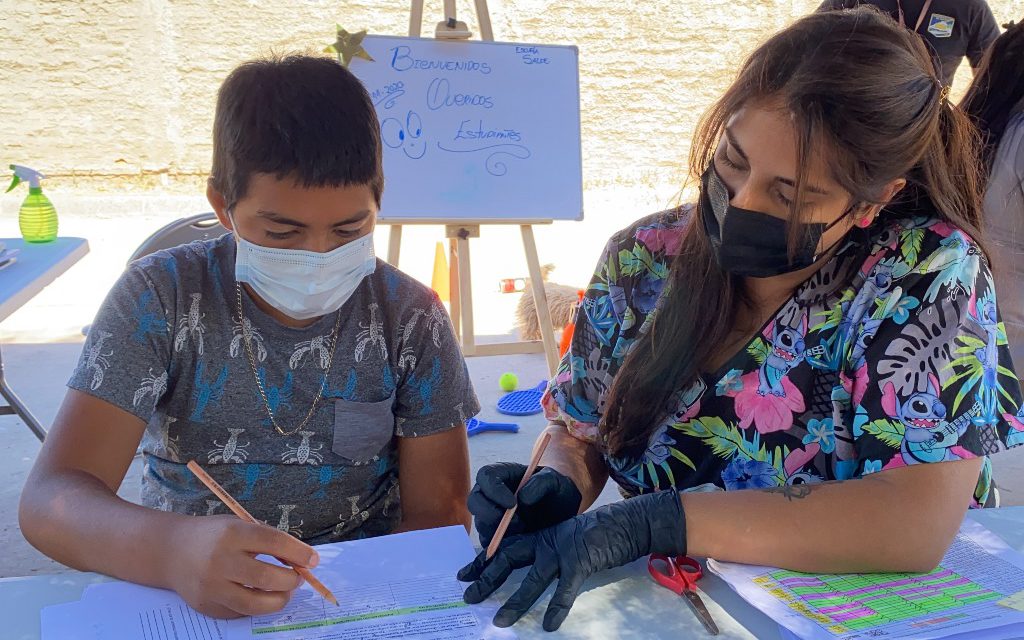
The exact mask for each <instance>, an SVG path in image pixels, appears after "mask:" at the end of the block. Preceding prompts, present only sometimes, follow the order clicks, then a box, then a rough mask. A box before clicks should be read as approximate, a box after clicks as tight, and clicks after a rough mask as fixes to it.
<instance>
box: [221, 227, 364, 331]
mask: <svg viewBox="0 0 1024 640" xmlns="http://www.w3.org/2000/svg"><path fill="white" fill-rule="evenodd" d="M232 226H235V225H234V223H232ZM234 235H235V239H236V240H237V242H238V246H237V249H236V251H235V279H236V280H237V281H238V282H244V283H246V284H248V285H249V286H250V287H252V290H253V291H254V292H255V293H256V294H257V295H259V297H261V298H263V299H264V300H265V301H266V302H267V304H269V305H271V306H273V307H274V308H275V309H277V310H278V311H280V312H281V313H283V314H285V315H286V316H288V317H290V318H294V319H296V320H308V319H310V318H317V317H319V316H323V315H327V314H329V313H332V312H334V311H337V310H338V309H340V308H341V306H342V305H343V304H345V302H346V301H347V300H348V299H349V298H350V297H351V296H352V293H353V292H354V291H355V290H356V287H358V286H359V283H361V282H362V281H363V279H364V278H366V276H368V275H370V274H371V273H373V272H374V271H375V270H376V268H377V257H376V254H375V253H374V250H373V233H372V232H371V233H369V234H367V235H365V236H363V237H362V238H359V239H358V240H353V241H352V242H349V243H348V244H344V245H342V246H340V247H338V248H337V249H335V250H333V251H328V252H327V253H318V252H316V251H303V250H300V249H274V248H271V247H263V246H260V245H258V244H253V243H252V242H249V241H248V240H246V239H245V238H243V237H241V236H240V235H238V232H237V231H235V232H234Z"/></svg>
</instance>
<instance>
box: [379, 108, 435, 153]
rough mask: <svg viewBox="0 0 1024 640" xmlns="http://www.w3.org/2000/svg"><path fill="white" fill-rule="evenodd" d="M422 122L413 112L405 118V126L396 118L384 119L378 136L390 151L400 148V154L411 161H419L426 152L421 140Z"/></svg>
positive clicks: (424, 144) (425, 146)
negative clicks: (403, 154)
mask: <svg viewBox="0 0 1024 640" xmlns="http://www.w3.org/2000/svg"><path fill="white" fill-rule="evenodd" d="M422 135H423V121H422V120H421V119H420V116H419V114H418V113H416V112H415V111H410V112H409V113H407V114H406V116H405V126H402V123H401V122H400V121H399V120H398V119H397V118H385V119H384V122H382V123H381V125H380V136H381V139H382V140H383V142H384V144H386V145H387V146H389V147H391V148H392V149H398V148H399V147H401V149H402V152H403V153H405V155H406V156H408V157H409V158H411V159H413V160H419V159H420V158H422V157H423V154H425V153H426V152H427V145H426V143H425V142H424V140H423V138H422Z"/></svg>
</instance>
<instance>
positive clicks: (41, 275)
mask: <svg viewBox="0 0 1024 640" xmlns="http://www.w3.org/2000/svg"><path fill="white" fill-rule="evenodd" d="M0 242H2V243H4V244H5V245H6V247H7V250H8V251H14V250H18V251H20V252H21V253H20V254H19V255H18V257H17V259H16V260H15V261H14V262H13V263H12V264H9V265H7V266H6V267H4V268H3V269H0V322H2V321H4V320H6V319H7V317H8V316H10V315H11V314H12V313H14V312H15V311H17V310H18V309H20V308H21V307H22V306H23V305H24V304H25V303H26V302H28V301H29V300H31V299H32V298H33V297H35V295H36V294H38V293H39V292H40V291H42V290H43V289H44V288H45V287H46V285H48V284H50V283H51V282H53V281H54V280H56V279H57V277H58V276H60V275H61V274H62V273H64V272H65V271H67V270H68V269H70V268H71V266H72V265H74V264H75V263H76V262H78V261H79V260H81V259H82V257H83V256H85V254H87V253H89V243H88V242H86V240H85V239H84V238H57V239H56V240H54V241H53V242H46V243H32V242H25V241H24V240H22V239H21V238H0ZM0 396H2V397H3V399H4V400H5V401H6V402H7V405H6V406H0V415H17V416H18V417H20V418H21V419H22V421H24V423H25V425H26V426H27V427H28V428H29V429H31V430H32V433H34V434H35V435H36V437H37V438H39V440H40V441H41V440H42V439H43V438H45V437H46V429H44V428H43V426H42V425H41V424H39V421H38V420H36V418H35V416H33V415H32V412H31V411H29V410H28V407H26V406H25V403H23V402H22V401H21V400H20V399H19V398H18V396H17V394H15V393H14V390H13V389H11V387H10V386H9V385H8V384H7V380H6V378H5V377H4V366H3V356H2V354H0Z"/></svg>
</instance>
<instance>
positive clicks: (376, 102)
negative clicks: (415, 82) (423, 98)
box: [370, 80, 405, 109]
mask: <svg viewBox="0 0 1024 640" xmlns="http://www.w3.org/2000/svg"><path fill="white" fill-rule="evenodd" d="M404 95H405V83H404V82H402V81H401V80H399V81H398V82H393V83H391V84H389V85H388V86H386V87H384V88H383V89H377V90H376V91H374V92H373V94H371V96H370V97H371V99H372V100H373V106H374V107H377V108H380V107H383V108H385V109H390V108H391V107H393V106H395V101H396V100H398V99H399V98H401V97H402V96H404Z"/></svg>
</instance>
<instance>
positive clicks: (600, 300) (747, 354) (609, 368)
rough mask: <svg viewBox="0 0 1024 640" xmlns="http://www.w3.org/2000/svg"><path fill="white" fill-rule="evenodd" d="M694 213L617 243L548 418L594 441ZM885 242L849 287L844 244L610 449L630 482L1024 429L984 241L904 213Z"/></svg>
mask: <svg viewBox="0 0 1024 640" xmlns="http://www.w3.org/2000/svg"><path fill="white" fill-rule="evenodd" d="M689 215H690V208H683V209H680V210H676V211H669V212H664V213H661V214H657V215H655V216H651V217H648V218H645V219H643V220H640V221H638V222H637V223H635V224H634V225H633V226H632V227H630V228H629V229H627V230H625V231H623V232H620V233H619V234H617V235H616V236H615V237H614V238H613V239H612V240H611V242H610V243H609V245H608V247H607V248H606V250H605V253H604V254H603V257H602V259H601V261H600V266H599V268H598V270H597V273H596V274H595V276H594V279H593V280H592V282H591V284H590V286H589V288H588V289H587V293H586V297H585V299H584V302H583V309H582V312H581V317H580V319H579V321H578V322H577V330H576V334H575V336H574V340H573V343H572V347H571V350H570V354H569V356H567V357H566V358H565V359H563V361H562V365H561V367H560V369H559V370H558V373H557V374H556V377H555V379H554V380H553V381H552V383H551V385H550V386H549V388H548V391H547V393H546V394H545V396H544V406H545V409H546V413H547V416H548V418H549V419H551V420H553V421H558V422H563V423H565V424H567V425H568V427H569V429H570V432H571V433H573V435H575V436H577V437H579V438H582V439H585V440H588V441H594V440H595V439H596V438H597V436H598V430H597V424H598V422H599V421H600V417H601V407H603V404H604V402H605V396H606V395H607V392H608V389H609V386H610V383H611V381H612V379H613V377H614V374H615V372H616V371H617V370H618V368H619V367H620V366H621V364H622V361H623V360H624V358H625V354H626V353H627V352H628V350H629V347H630V345H631V344H632V343H633V342H634V341H635V340H636V339H637V338H638V337H639V336H640V335H641V333H642V332H644V331H646V330H647V328H648V327H649V325H650V323H651V321H652V319H653V318H654V317H655V315H656V314H657V307H656V305H655V304H654V298H657V296H658V295H659V294H662V293H663V290H664V289H665V287H666V282H667V275H668V265H669V263H670V261H671V259H672V256H673V255H674V254H675V253H677V252H678V248H679V246H680V245H681V243H682V234H683V233H684V227H685V225H686V222H687V219H688V216H689ZM871 241H872V245H871V251H870V253H869V255H868V257H867V258H866V259H865V260H863V263H862V264H861V265H860V266H859V268H858V270H857V275H856V276H855V277H854V279H853V281H852V282H851V284H850V285H849V286H847V287H845V288H842V289H840V290H838V291H836V292H834V293H829V292H828V291H829V284H830V283H831V282H832V281H833V279H834V276H835V274H837V273H839V272H841V271H842V270H843V269H844V267H845V266H846V262H847V261H848V260H851V259H853V254H854V253H855V252H853V251H851V250H850V247H849V246H847V247H844V248H842V249H841V250H840V251H839V252H838V253H837V255H836V256H835V257H833V258H832V259H831V260H830V261H829V263H828V264H826V265H825V266H824V267H823V268H822V269H821V270H820V271H819V272H817V273H816V274H815V275H814V276H812V277H811V278H810V280H808V281H807V282H805V283H804V284H803V285H802V286H800V287H798V288H797V290H796V292H795V294H794V295H793V296H792V297H791V298H790V299H789V300H788V301H786V302H785V304H783V305H782V307H781V308H780V309H779V311H778V312H777V313H776V314H775V315H774V317H772V318H770V319H769V320H768V322H767V323H766V324H765V325H764V327H763V328H762V330H761V331H760V332H758V334H757V335H756V336H755V337H754V338H753V339H752V340H751V341H750V342H749V343H748V344H747V345H746V346H745V347H744V348H742V349H740V350H739V352H738V353H736V354H735V355H734V356H733V357H732V358H731V359H729V360H728V362H727V363H726V364H725V365H723V366H722V367H720V368H719V369H718V370H717V371H714V372H710V373H706V374H705V375H704V376H702V378H701V379H699V380H698V381H697V383H695V384H694V385H693V387H691V388H689V389H683V390H680V392H679V393H678V395H677V398H678V400H677V402H678V406H677V409H676V410H675V411H674V412H672V413H671V415H669V417H668V418H666V420H665V421H664V422H663V423H662V424H661V425H660V426H659V428H658V429H657V430H656V431H655V432H654V434H653V435H652V437H651V439H650V442H649V445H648V447H647V449H646V451H644V452H643V453H642V454H641V455H640V456H639V457H638V458H636V459H624V458H610V459H608V460H607V462H608V464H609V469H610V471H611V473H612V476H613V478H614V479H615V480H616V481H617V482H618V483H619V484H620V485H621V486H622V487H623V492H624V493H627V494H633V495H635V494H640V493H648V492H654V491H658V490H662V489H667V488H676V489H678V490H683V489H687V488H691V487H695V486H698V485H701V484H704V483H714V484H716V485H718V486H719V487H720V488H722V489H727V490H734V489H750V488H762V489H763V488H771V487H792V486H795V485H801V484H805V483H816V482H822V481H829V480H845V479H849V478H855V477H860V476H864V475H868V474H871V473H875V472H878V471H881V470H883V469H891V468H895V467H901V466H906V465H914V464H921V463H929V462H940V461H949V460H959V459H965V458H972V457H976V456H987V455H988V454H991V453H995V452H997V451H999V450H1001V449H1004V448H1006V447H1007V446H1013V445H1016V444H1021V443H1022V442H1024V437H1022V435H1021V434H1022V432H1024V421H1022V420H1020V419H1018V418H1017V417H1016V416H1018V415H1020V416H1024V407H1022V406H1021V402H1020V399H1019V397H1018V396H1017V391H1016V389H1017V385H1018V380H1017V378H1016V376H1015V375H1014V373H1013V372H1012V371H1011V370H1010V369H1009V368H1008V367H1007V366H1005V362H1001V361H1000V358H1001V357H1003V355H1004V352H1005V350H1006V346H1005V345H1006V336H1005V330H1004V329H1003V326H1002V324H1001V322H999V319H998V317H997V316H996V311H995V309H996V301H995V297H994V293H993V291H994V290H993V287H992V279H991V275H990V272H989V268H988V265H987V261H986V260H985V259H984V258H983V256H982V254H981V252H980V251H979V250H978V248H977V246H976V245H975V244H974V243H973V241H972V240H971V239H970V238H969V237H967V236H966V235H965V234H964V233H963V232H962V231H959V230H956V229H953V228H952V227H950V226H949V225H948V224H945V223H942V222H938V221H936V220H934V219H929V218H913V219H903V220H898V221H893V222H890V223H889V224H888V225H887V226H885V227H883V228H881V229H879V230H878V231H876V232H875V234H874V236H873V237H872V239H871ZM652 292H653V294H654V295H653V297H652ZM798 493H799V491H798V490H796V489H795V488H794V489H790V490H788V493H787V494H786V495H787V496H790V497H792V496H794V495H797V494H798ZM974 497H975V506H984V505H991V504H992V503H993V502H994V500H995V497H994V493H993V491H992V478H991V466H990V465H989V464H985V465H984V466H983V468H982V474H981V476H980V477H979V480H978V485H977V488H976V491H975V496H974Z"/></svg>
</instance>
